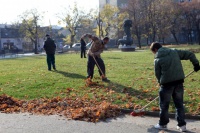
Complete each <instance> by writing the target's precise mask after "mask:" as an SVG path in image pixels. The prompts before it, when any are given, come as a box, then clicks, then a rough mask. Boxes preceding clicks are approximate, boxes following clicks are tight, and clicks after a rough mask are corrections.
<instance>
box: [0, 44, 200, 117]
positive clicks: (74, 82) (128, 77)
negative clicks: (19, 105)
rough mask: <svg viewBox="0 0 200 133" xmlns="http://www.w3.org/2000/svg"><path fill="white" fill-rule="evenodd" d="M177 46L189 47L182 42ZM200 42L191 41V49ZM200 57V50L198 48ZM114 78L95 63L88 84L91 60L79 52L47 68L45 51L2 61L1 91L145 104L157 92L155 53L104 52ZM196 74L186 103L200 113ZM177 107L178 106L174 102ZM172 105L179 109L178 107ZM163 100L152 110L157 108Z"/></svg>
mask: <svg viewBox="0 0 200 133" xmlns="http://www.w3.org/2000/svg"><path fill="white" fill-rule="evenodd" d="M176 48H182V49H188V47H185V46H182V47H181V46H180V47H177V46H176ZM192 48H194V49H199V48H200V46H190V47H189V49H192ZM196 56H197V58H198V59H199V60H200V53H196ZM102 58H103V59H104V62H105V65H106V75H107V77H108V78H109V79H110V80H111V82H110V83H103V82H102V81H101V80H100V77H99V74H98V70H97V68H96V67H95V75H94V79H93V81H94V82H97V83H98V85H96V86H93V87H88V86H86V85H85V78H86V75H87V73H86V69H87V67H86V66H87V65H86V64H87V59H86V58H80V54H79V53H78V54H75V53H71V54H57V55H56V67H57V71H48V70H47V64H46V56H33V57H23V58H15V59H1V60H0V62H1V63H0V68H1V69H0V94H6V95H8V96H12V97H14V98H17V99H22V100H33V99H40V98H53V97H58V96H59V97H70V98H74V99H76V98H78V97H87V98H89V99H96V100H98V101H107V102H111V103H113V104H117V105H119V106H121V107H122V108H141V107H142V106H144V105H145V104H147V103H148V102H150V101H151V100H153V99H154V98H155V97H157V96H158V88H159V86H158V85H157V82H156V78H155V76H154V66H153V59H154V55H153V54H152V53H151V52H150V50H149V49H146V50H136V51H135V52H120V51H105V52H104V53H103V54H102ZM182 63H183V67H184V72H185V75H187V74H188V73H189V72H191V71H193V66H192V64H191V63H190V61H182ZM199 73H200V72H198V73H193V74H192V75H191V76H189V77H188V78H187V79H185V83H184V86H185V94H184V96H185V99H184V100H185V106H186V111H187V113H190V114H196V115H200V84H199V83H200V76H199ZM172 106H173V105H172ZM172 106H171V108H170V110H171V111H172V112H174V109H172ZM157 108H158V100H157V101H156V102H154V103H152V104H151V105H150V106H149V107H148V108H147V110H156V109H157Z"/></svg>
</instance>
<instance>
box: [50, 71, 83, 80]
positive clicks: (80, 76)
mask: <svg viewBox="0 0 200 133" xmlns="http://www.w3.org/2000/svg"><path fill="white" fill-rule="evenodd" d="M52 72H56V73H59V74H62V75H64V76H65V77H70V78H79V79H84V78H86V77H85V76H83V75H80V74H76V73H69V72H64V71H59V70H56V71H52Z"/></svg>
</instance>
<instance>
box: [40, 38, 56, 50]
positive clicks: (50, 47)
mask: <svg viewBox="0 0 200 133" xmlns="http://www.w3.org/2000/svg"><path fill="white" fill-rule="evenodd" d="M43 48H44V50H45V51H46V54H55V51H56V44H55V43H54V40H52V39H51V38H47V40H46V41H45V42H44V47H43Z"/></svg>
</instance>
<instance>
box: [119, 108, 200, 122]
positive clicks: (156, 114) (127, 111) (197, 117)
mask: <svg viewBox="0 0 200 133" xmlns="http://www.w3.org/2000/svg"><path fill="white" fill-rule="evenodd" d="M133 111H134V110H133V109H121V112H122V113H125V114H130V113H131V112H133ZM145 115H147V116H152V117H159V111H154V112H153V111H145ZM169 118H173V119H174V118H175V113H169ZM185 119H192V120H200V115H190V114H185Z"/></svg>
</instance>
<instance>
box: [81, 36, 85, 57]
mask: <svg viewBox="0 0 200 133" xmlns="http://www.w3.org/2000/svg"><path fill="white" fill-rule="evenodd" d="M80 43H81V58H83V56H84V58H86V55H85V50H86V43H85V41H84V40H83V39H82V38H81V42H80Z"/></svg>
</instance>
